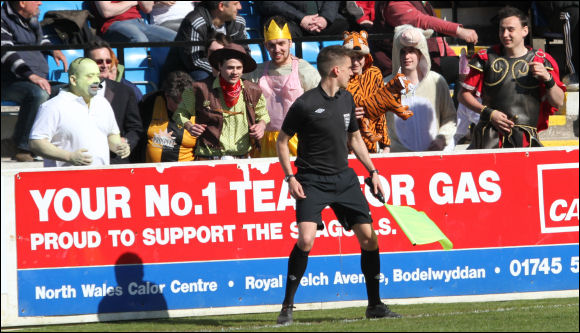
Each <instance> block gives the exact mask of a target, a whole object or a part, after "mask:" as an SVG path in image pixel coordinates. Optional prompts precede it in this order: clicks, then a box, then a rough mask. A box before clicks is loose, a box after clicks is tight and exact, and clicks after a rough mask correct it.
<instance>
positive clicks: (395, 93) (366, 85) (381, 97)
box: [343, 30, 413, 153]
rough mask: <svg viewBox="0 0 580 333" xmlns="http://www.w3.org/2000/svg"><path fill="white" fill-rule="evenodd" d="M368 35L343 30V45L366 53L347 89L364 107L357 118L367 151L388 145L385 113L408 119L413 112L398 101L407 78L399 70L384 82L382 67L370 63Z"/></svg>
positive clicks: (371, 60)
mask: <svg viewBox="0 0 580 333" xmlns="http://www.w3.org/2000/svg"><path fill="white" fill-rule="evenodd" d="M367 37H368V34H367V32H366V31H364V30H362V31H361V32H360V33H358V32H356V31H353V32H348V31H345V32H344V42H343V46H344V47H346V48H349V49H352V50H355V51H359V52H360V53H362V54H363V55H364V56H365V64H364V67H363V72H362V74H355V75H354V76H353V77H352V78H351V79H350V81H349V84H348V87H347V90H348V91H349V92H350V93H351V94H352V96H353V99H354V102H355V104H356V106H357V107H362V108H363V109H364V111H365V114H364V116H363V118H362V119H358V121H359V127H360V132H361V136H362V138H363V141H364V143H365V145H366V146H367V149H368V151H369V152H371V153H377V152H379V149H380V148H384V147H389V146H390V145H391V139H390V138H389V133H388V129H387V119H386V116H385V113H386V112H387V111H391V112H394V113H396V114H397V115H398V116H399V117H401V118H402V119H408V118H409V117H411V116H412V115H413V112H412V111H410V110H408V109H409V107H408V106H403V105H401V91H402V90H406V88H407V86H408V83H409V82H408V81H406V80H404V75H402V74H400V75H397V76H395V78H393V80H391V81H389V82H388V83H387V85H385V84H384V82H383V75H382V74H381V70H380V69H379V68H378V67H376V66H373V58H372V56H371V55H370V52H369V51H370V50H369V46H368V41H367Z"/></svg>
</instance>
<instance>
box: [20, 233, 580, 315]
mask: <svg viewBox="0 0 580 333" xmlns="http://www.w3.org/2000/svg"><path fill="white" fill-rule="evenodd" d="M287 261H288V260H287V258H282V259H280V258H278V259H256V260H232V261H214V262H192V263H171V264H145V265H123V266H105V267H103V266H99V267H80V268H57V269H29V270H19V271H18V302H19V310H20V311H19V313H20V316H23V317H26V316H54V315H75V314H93V313H97V314H99V313H111V312H131V311H163V310H175V309H191V308H209V307H231V306H250V305H265V304H280V303H281V302H282V299H283V298H284V288H285V285H286V281H285V279H286V270H287ZM578 265H579V264H578V244H570V245H553V246H530V247H514V248H493V249H481V250H452V251H433V252H405V253H384V254H381V272H382V273H381V280H380V284H381V297H382V298H384V299H388V298H411V297H433V296H454V295H479V294H496V293H513V292H531V291H550V290H570V289H578ZM365 299H366V289H365V285H364V277H363V275H362V273H361V271H360V256H359V255H351V256H322V257H311V258H309V262H308V268H307V270H306V273H305V275H304V277H303V279H302V282H301V286H300V287H299V288H298V292H297V294H296V298H295V301H296V303H310V302H335V301H350V300H365Z"/></svg>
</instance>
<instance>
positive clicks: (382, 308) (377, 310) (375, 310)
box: [365, 303, 401, 319]
mask: <svg viewBox="0 0 580 333" xmlns="http://www.w3.org/2000/svg"><path fill="white" fill-rule="evenodd" d="M365 315H366V317H367V318H369V319H370V318H401V315H400V314H398V313H396V312H393V311H391V310H390V309H389V307H388V306H386V305H385V304H384V303H380V304H377V305H373V306H367V311H366V313H365Z"/></svg>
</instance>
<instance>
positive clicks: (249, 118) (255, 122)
mask: <svg viewBox="0 0 580 333" xmlns="http://www.w3.org/2000/svg"><path fill="white" fill-rule="evenodd" d="M209 62H210V63H211V65H212V66H213V67H214V68H216V69H219V72H220V73H219V77H217V78H213V77H211V78H207V79H205V80H204V81H201V82H195V83H194V84H193V86H192V89H187V90H185V91H184V92H183V95H182V98H183V99H182V101H181V104H179V107H178V109H177V111H176V112H175V113H174V115H173V117H174V118H173V119H174V120H175V122H176V123H177V124H178V125H180V126H183V127H185V129H186V130H187V131H188V132H189V133H190V134H191V135H193V136H194V137H197V145H196V149H195V160H218V159H231V158H247V157H249V154H250V151H251V149H260V142H259V141H260V139H262V137H263V136H264V129H265V128H266V124H267V123H268V122H270V117H269V116H268V110H266V99H265V98H264V96H263V95H262V91H261V90H260V87H259V86H258V85H256V84H254V83H252V82H249V81H246V80H242V73H248V72H251V71H253V70H255V69H256V62H255V61H254V59H252V57H251V56H249V55H248V54H247V53H246V51H245V49H244V48H243V47H242V46H241V45H238V44H235V43H231V44H229V45H226V46H225V47H224V48H221V49H219V50H216V51H214V52H213V53H212V54H211V55H210V57H209ZM191 116H195V124H194V123H193V122H191V120H190V119H191Z"/></svg>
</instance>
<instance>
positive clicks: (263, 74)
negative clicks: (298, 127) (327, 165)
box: [247, 16, 320, 157]
mask: <svg viewBox="0 0 580 333" xmlns="http://www.w3.org/2000/svg"><path fill="white" fill-rule="evenodd" d="M264 46H265V47H266V49H267V50H268V54H269V55H270V59H272V60H270V61H267V62H265V63H262V64H259V65H258V67H257V69H256V70H255V71H253V72H252V73H250V74H248V75H247V78H248V79H249V80H251V81H252V82H257V83H258V85H259V86H260V88H261V89H262V93H263V94H264V97H265V98H266V106H267V109H268V113H269V115H270V123H269V124H268V125H267V126H266V133H265V134H264V137H263V138H262V141H261V146H262V150H261V152H260V154H259V156H253V157H276V139H277V138H278V133H279V132H280V127H281V126H282V121H284V117H286V114H287V113H288V109H290V106H291V105H292V103H294V101H295V100H296V98H298V97H300V96H301V95H302V94H303V93H304V92H305V91H308V90H310V89H312V88H315V87H316V86H318V83H319V82H320V74H318V71H317V70H316V68H314V67H313V66H312V65H311V64H310V63H308V61H305V60H303V59H299V58H297V57H295V56H294V55H291V54H290V49H291V48H292V35H291V34H290V30H289V29H288V23H287V21H286V19H285V18H283V17H281V16H274V17H272V18H271V19H270V20H268V22H266V24H265V25H264ZM297 146H298V139H297V138H296V137H293V138H292V139H291V140H290V142H289V149H290V154H292V156H296V148H297Z"/></svg>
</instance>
